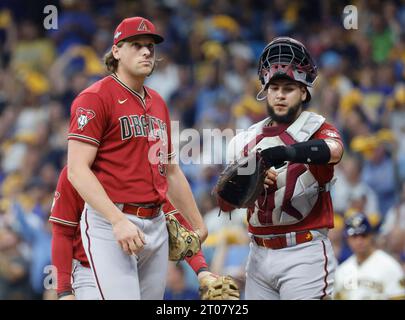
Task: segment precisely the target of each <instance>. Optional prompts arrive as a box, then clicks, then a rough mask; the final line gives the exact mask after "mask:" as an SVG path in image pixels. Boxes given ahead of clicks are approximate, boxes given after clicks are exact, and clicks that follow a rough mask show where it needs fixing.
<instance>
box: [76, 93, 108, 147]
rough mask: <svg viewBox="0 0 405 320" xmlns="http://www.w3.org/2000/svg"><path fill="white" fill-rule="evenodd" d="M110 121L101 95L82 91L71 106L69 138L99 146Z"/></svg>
mask: <svg viewBox="0 0 405 320" xmlns="http://www.w3.org/2000/svg"><path fill="white" fill-rule="evenodd" d="M108 121H109V120H108V115H107V112H106V110H105V107H104V104H103V102H102V100H101V99H100V97H99V96H98V95H97V94H96V93H82V94H80V95H79V96H78V97H77V98H76V99H75V100H74V101H73V104H72V107H71V112H70V127H69V134H68V140H78V141H81V142H86V143H89V144H92V145H94V146H96V147H98V146H99V145H100V142H101V139H102V137H103V133H104V130H105V128H106V127H107V124H108Z"/></svg>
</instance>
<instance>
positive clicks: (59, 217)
mask: <svg viewBox="0 0 405 320" xmlns="http://www.w3.org/2000/svg"><path fill="white" fill-rule="evenodd" d="M83 207H84V201H83V199H82V198H81V197H80V195H79V194H78V193H77V191H76V190H75V188H74V187H73V186H72V184H71V183H70V182H69V180H68V178H67V168H66V167H65V168H64V169H63V170H62V171H61V174H60V176H59V180H58V184H57V186H56V191H55V195H54V199H53V203H52V207H51V215H50V217H49V221H51V222H53V223H59V224H63V225H66V226H70V227H74V228H76V227H77V226H78V225H79V222H80V216H81V213H82V211H83Z"/></svg>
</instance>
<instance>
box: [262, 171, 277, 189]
mask: <svg viewBox="0 0 405 320" xmlns="http://www.w3.org/2000/svg"><path fill="white" fill-rule="evenodd" d="M276 181H277V172H276V171H275V170H273V169H269V170H267V171H266V177H265V179H264V185H265V187H269V186H272V185H274V184H275V183H276Z"/></svg>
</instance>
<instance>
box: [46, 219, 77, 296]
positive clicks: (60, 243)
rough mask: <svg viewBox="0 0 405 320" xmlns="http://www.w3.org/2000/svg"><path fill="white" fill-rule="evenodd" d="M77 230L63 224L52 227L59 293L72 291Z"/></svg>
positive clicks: (53, 262) (54, 262)
mask: <svg viewBox="0 0 405 320" xmlns="http://www.w3.org/2000/svg"><path fill="white" fill-rule="evenodd" d="M75 231H76V230H75V229H73V228H69V227H67V226H65V225H62V224H58V223H56V224H54V225H53V226H52V249H51V251H52V252H51V254H52V264H53V265H54V266H55V267H56V272H57V279H58V280H57V293H62V292H68V291H72V285H71V275H72V259H73V238H74V234H75Z"/></svg>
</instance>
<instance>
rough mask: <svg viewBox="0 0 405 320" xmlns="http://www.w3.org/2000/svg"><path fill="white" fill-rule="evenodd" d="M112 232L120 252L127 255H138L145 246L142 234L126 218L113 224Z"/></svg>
mask: <svg viewBox="0 0 405 320" xmlns="http://www.w3.org/2000/svg"><path fill="white" fill-rule="evenodd" d="M113 232H114V236H115V238H116V239H117V241H118V243H119V244H120V246H121V248H122V250H124V252H125V253H126V254H128V255H136V254H138V253H139V252H140V251H142V249H143V247H144V245H145V244H146V242H145V235H144V234H143V232H142V231H141V230H140V229H139V228H138V227H137V226H136V225H135V224H134V223H132V222H131V221H129V220H128V218H127V217H123V218H122V219H120V220H118V221H117V222H116V223H115V224H113Z"/></svg>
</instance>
